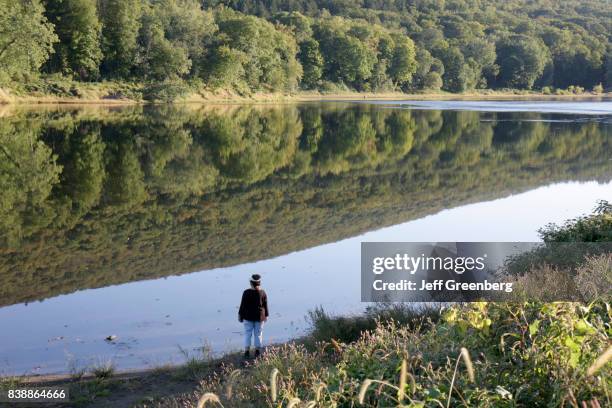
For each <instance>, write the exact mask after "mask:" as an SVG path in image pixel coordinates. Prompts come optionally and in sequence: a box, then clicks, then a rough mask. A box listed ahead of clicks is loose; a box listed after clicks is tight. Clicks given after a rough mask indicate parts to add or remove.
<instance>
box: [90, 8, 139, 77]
mask: <svg viewBox="0 0 612 408" xmlns="http://www.w3.org/2000/svg"><path fill="white" fill-rule="evenodd" d="M98 10H99V15H100V20H101V21H102V50H103V54H104V59H103V61H102V65H101V71H102V75H104V76H106V77H109V78H115V77H116V78H129V77H130V75H131V74H132V70H133V69H134V66H135V62H136V56H137V53H138V32H139V30H140V24H141V22H140V19H141V16H142V0H100V1H99V2H98Z"/></svg>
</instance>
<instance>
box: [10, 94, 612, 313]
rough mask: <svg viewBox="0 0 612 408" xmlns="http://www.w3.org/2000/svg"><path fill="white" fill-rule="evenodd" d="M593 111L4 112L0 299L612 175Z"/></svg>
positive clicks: (231, 259)
mask: <svg viewBox="0 0 612 408" xmlns="http://www.w3.org/2000/svg"><path fill="white" fill-rule="evenodd" d="M559 119H563V120H559ZM577 119H581V120H577ZM582 119H585V118H580V117H578V116H576V115H559V114H548V113H547V114H543V113H509V112H505V113H504V112H501V113H491V112H469V111H464V112H454V111H437V110H420V111H419V110H408V109H405V108H397V109H393V108H388V107H384V106H377V105H368V104H358V105H355V104H345V103H336V104H332V103H327V104H305V105H282V106H239V105H226V106H218V107H210V106H209V107H203V108H202V107H200V108H190V107H182V108H179V107H147V108H143V107H131V108H123V109H64V110H49V111H41V110H34V111H28V110H26V111H22V112H17V113H14V114H10V115H6V116H5V117H3V118H1V119H0V157H2V160H0V189H1V191H2V192H3V193H2V194H1V195H0V231H1V234H0V279H1V281H2V286H0V306H2V305H10V304H14V303H20V302H25V301H32V300H39V299H44V298H48V297H52V296H56V295H58V294H64V293H71V292H73V291H76V290H79V289H85V288H95V287H103V286H108V285H111V284H117V283H123V282H130V281H136V280H142V279H149V278H155V277H162V276H169V275H175V274H182V273H187V272H192V271H197V270H202V269H208V268H215V267H221V266H228V265H234V264H240V263H244V262H248V261H255V260H260V259H267V258H270V257H273V256H277V255H281V254H285V253H288V252H291V251H294V250H299V249H304V248H308V247H312V246H316V245H320V244H322V243H326V242H333V241H337V240H339V239H342V238H346V237H350V236H354V235H357V234H359V233H363V232H365V231H369V230H372V229H375V228H380V227H384V226H389V225H394V224H397V223H400V222H405V221H407V220H411V219H416V218H419V217H422V216H425V215H428V214H432V213H434V212H437V211H439V210H441V209H444V208H450V207H455V206H458V205H461V204H465V203H470V202H478V201H482V200H485V199H492V198H498V197H501V196H505V195H507V194H509V193H512V192H518V191H525V190H528V189H532V188H534V187H537V186H540V185H544V184H549V183H551V182H554V181H565V180H598V181H609V180H610V179H611V176H612V162H611V161H610V160H609V157H610V151H611V149H610V143H611V142H612V140H611V139H612V138H611V133H610V125H609V124H606V123H603V122H601V121H599V120H597V118H589V119H586V120H582Z"/></svg>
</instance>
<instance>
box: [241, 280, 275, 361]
mask: <svg viewBox="0 0 612 408" xmlns="http://www.w3.org/2000/svg"><path fill="white" fill-rule="evenodd" d="M250 283H251V287H250V288H249V289H247V290H245V291H244V292H243V293H242V301H241V302H240V309H239V310H238V320H239V321H240V322H241V323H244V358H249V357H250V350H251V337H254V338H255V339H254V342H255V357H258V356H259V354H260V353H261V343H262V340H263V334H262V327H263V323H264V322H265V321H266V320H267V319H268V316H269V312H268V296H267V295H266V292H265V291H264V290H263V289H261V287H260V286H261V276H259V275H258V274H254V275H252V276H251V280H250Z"/></svg>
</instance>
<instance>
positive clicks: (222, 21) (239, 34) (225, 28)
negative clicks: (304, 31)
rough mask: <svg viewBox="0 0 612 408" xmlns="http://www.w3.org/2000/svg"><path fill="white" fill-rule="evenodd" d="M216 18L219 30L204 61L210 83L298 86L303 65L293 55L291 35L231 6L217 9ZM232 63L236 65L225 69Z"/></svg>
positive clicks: (263, 87)
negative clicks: (230, 8)
mask: <svg viewBox="0 0 612 408" xmlns="http://www.w3.org/2000/svg"><path fill="white" fill-rule="evenodd" d="M216 21H217V24H218V26H219V32H218V33H217V35H216V36H215V39H214V41H213V44H212V47H213V51H212V53H211V54H210V57H209V58H207V59H206V63H205V64H204V65H205V67H206V68H205V71H207V77H208V79H209V80H210V81H211V82H212V83H213V84H219V85H223V84H230V85H233V86H234V87H237V88H238V89H247V90H251V91H259V90H267V91H291V90H294V89H296V88H297V85H298V81H299V79H300V78H301V76H302V67H301V65H300V64H299V63H298V61H297V59H296V54H297V50H298V47H297V43H296V41H295V39H294V38H293V36H291V35H290V34H289V33H288V32H286V31H284V30H280V29H277V28H275V27H274V26H273V25H272V24H271V23H268V22H266V21H264V20H261V19H258V18H256V17H253V16H244V15H242V14H239V13H236V12H233V11H231V10H221V11H219V12H218V13H217V15H216ZM231 65H237V66H236V67H232V68H231V69H230V70H229V71H228V69H227V68H230V66H231ZM226 71H228V72H226Z"/></svg>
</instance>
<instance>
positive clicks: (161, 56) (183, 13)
mask: <svg viewBox="0 0 612 408" xmlns="http://www.w3.org/2000/svg"><path fill="white" fill-rule="evenodd" d="M216 28H217V27H216V25H215V24H214V21H213V17H212V14H211V13H209V12H205V11H203V10H202V9H201V8H200V7H199V5H198V3H197V1H195V0H158V1H154V2H152V3H151V4H150V5H148V6H147V7H145V9H144V10H143V15H142V21H141V28H140V32H139V36H138V42H139V44H140V47H139V53H138V66H139V68H138V72H139V75H140V76H142V77H143V78H145V79H151V80H154V81H164V80H176V79H177V78H183V77H187V75H188V74H190V73H193V74H197V73H198V72H199V71H200V70H201V67H200V65H199V64H200V62H201V60H202V58H203V57H204V53H205V44H206V42H207V41H209V40H210V36H212V34H213V33H214V32H215V30H216Z"/></svg>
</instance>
